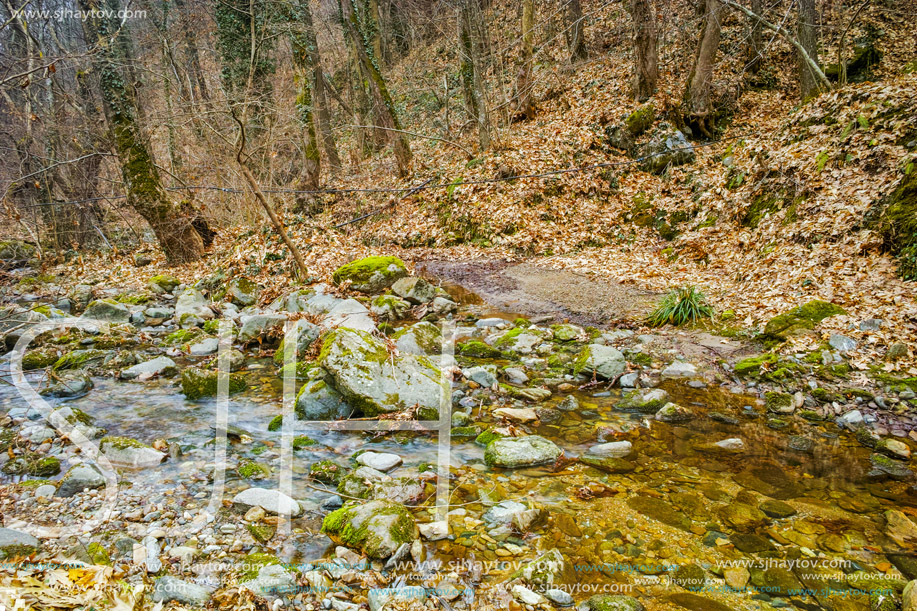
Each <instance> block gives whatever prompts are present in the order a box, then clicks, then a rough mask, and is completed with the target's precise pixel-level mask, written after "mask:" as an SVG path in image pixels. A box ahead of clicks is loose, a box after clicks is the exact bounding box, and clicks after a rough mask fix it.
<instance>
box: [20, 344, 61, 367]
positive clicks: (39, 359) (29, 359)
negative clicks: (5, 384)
mask: <svg viewBox="0 0 917 611" xmlns="http://www.w3.org/2000/svg"><path fill="white" fill-rule="evenodd" d="M58 358H59V357H58V354H57V350H56V349H55V348H52V347H50V346H48V347H44V348H37V349H35V350H29V351H28V352H26V353H25V355H24V356H23V357H22V370H23V371H31V370H33V369H44V368H45V367H50V366H51V365H53V364H54V363H56V362H57V359H58Z"/></svg>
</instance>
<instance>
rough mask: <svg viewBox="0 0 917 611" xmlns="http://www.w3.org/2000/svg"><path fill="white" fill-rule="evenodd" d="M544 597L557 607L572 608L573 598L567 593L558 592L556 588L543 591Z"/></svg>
mask: <svg viewBox="0 0 917 611" xmlns="http://www.w3.org/2000/svg"><path fill="white" fill-rule="evenodd" d="M544 597H545V598H547V599H548V600H549V601H551V602H552V603H554V604H555V605H557V606H558V607H572V606H573V597H572V596H570V595H569V594H568V593H567V592H565V591H563V590H559V589H557V588H550V589H548V590H545V593H544Z"/></svg>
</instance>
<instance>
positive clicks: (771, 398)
mask: <svg viewBox="0 0 917 611" xmlns="http://www.w3.org/2000/svg"><path fill="white" fill-rule="evenodd" d="M764 407H766V408H767V411H769V412H773V413H775V414H792V413H793V411H794V410H795V409H796V403H795V402H794V400H793V395H789V394H787V393H782V392H773V391H768V392H766V393H764Z"/></svg>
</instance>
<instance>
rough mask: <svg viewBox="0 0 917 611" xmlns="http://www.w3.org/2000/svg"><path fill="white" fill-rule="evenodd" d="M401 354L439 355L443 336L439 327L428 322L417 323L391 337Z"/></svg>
mask: <svg viewBox="0 0 917 611" xmlns="http://www.w3.org/2000/svg"><path fill="white" fill-rule="evenodd" d="M392 339H394V340H395V347H396V348H398V351H399V352H401V353H402V354H439V353H440V352H442V347H443V334H442V332H441V331H440V330H439V327H437V326H436V325H434V324H433V323H429V322H426V321H424V322H419V323H416V324H413V325H411V326H410V327H405V328H404V329H402V330H400V331H398V332H397V333H395V335H394V336H393V337H392Z"/></svg>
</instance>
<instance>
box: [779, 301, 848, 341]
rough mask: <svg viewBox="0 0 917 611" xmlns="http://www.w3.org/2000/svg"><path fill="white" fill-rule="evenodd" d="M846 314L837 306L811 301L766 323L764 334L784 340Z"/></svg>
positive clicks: (825, 302)
mask: <svg viewBox="0 0 917 611" xmlns="http://www.w3.org/2000/svg"><path fill="white" fill-rule="evenodd" d="M846 313H847V312H846V311H845V310H844V309H843V308H841V307H840V306H838V305H835V304H833V303H829V302H827V301H821V300H819V299H813V300H812V301H810V302H808V303H806V304H804V305H801V306H799V307H797V308H793V309H792V310H790V311H789V312H786V313H784V314H778V315H777V316H775V317H773V318H772V319H770V320H769V321H768V322H767V325H765V327H764V334H765V336H767V337H770V338H775V339H781V340H782V339H786V338H787V337H789V336H790V335H794V334H797V333H800V332H804V331H808V330H811V329H814V328H815V325H817V324H818V323H820V322H821V321H822V320H824V319H826V318H828V317H830V316H837V315H839V314H846Z"/></svg>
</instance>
